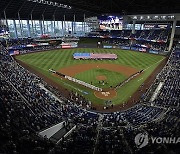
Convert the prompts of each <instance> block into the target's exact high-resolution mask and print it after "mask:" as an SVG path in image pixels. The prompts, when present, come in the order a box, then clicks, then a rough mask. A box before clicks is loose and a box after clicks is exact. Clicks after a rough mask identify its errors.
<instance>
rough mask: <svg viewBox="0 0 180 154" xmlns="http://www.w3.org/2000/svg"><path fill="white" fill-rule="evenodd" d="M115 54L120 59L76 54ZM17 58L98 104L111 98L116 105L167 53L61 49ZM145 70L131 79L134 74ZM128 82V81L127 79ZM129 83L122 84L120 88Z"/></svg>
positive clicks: (132, 91) (132, 92)
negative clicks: (77, 57)
mask: <svg viewBox="0 0 180 154" xmlns="http://www.w3.org/2000/svg"><path fill="white" fill-rule="evenodd" d="M75 52H81V53H84V52H86V53H114V54H116V55H117V56H118V59H117V60H75V59H73V56H72V55H73V53H75ZM16 59H17V60H19V61H21V62H22V63H24V64H26V65H28V67H29V68H31V69H32V70H35V71H36V72H39V73H40V74H42V75H43V77H46V78H48V79H49V80H50V81H52V82H54V83H56V84H57V85H59V86H62V87H64V88H66V89H68V90H69V91H71V90H72V91H74V92H77V93H79V94H81V95H83V96H84V97H85V98H87V99H88V100H90V101H91V102H92V103H93V104H94V105H96V106H97V105H100V106H103V105H104V103H105V101H107V100H111V102H112V103H113V104H114V105H120V104H124V103H126V102H127V101H128V100H129V99H130V98H131V97H132V96H133V94H135V92H136V91H137V90H138V88H139V87H140V86H142V84H143V83H144V82H145V81H146V80H147V79H148V77H150V75H151V74H152V73H153V71H154V70H155V69H157V67H158V66H159V65H160V64H161V62H162V61H163V59H165V57H164V56H160V55H153V54H147V53H141V52H135V51H128V50H120V49H91V48H87V49H84V48H78V49H59V50H52V51H45V52H37V53H31V54H24V55H19V56H16ZM49 69H53V70H55V71H57V72H60V73H63V74H65V75H68V76H71V77H74V78H76V79H79V80H82V81H84V82H87V83H89V84H92V85H94V86H97V87H100V88H102V89H103V92H98V91H94V90H92V89H89V88H87V87H84V86H82V85H79V84H77V83H74V82H72V81H69V80H67V79H64V78H60V77H59V76H57V75H55V74H52V73H51V72H50V71H49ZM141 70H143V72H142V73H140V74H138V75H137V76H135V77H134V78H132V79H131V80H128V79H129V78H130V77H131V76H132V75H133V74H135V73H137V72H139V71H141ZM127 80H128V82H125V81H127ZM123 82H125V83H124V84H123V85H122V86H120V87H118V85H121V84H122V83H123Z"/></svg>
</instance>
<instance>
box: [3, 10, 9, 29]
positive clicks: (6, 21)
mask: <svg viewBox="0 0 180 154" xmlns="http://www.w3.org/2000/svg"><path fill="white" fill-rule="evenodd" d="M4 18H5V21H6V27H7V28H8V22H7V17H6V11H4Z"/></svg>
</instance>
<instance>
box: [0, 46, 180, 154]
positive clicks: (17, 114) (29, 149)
mask: <svg viewBox="0 0 180 154" xmlns="http://www.w3.org/2000/svg"><path fill="white" fill-rule="evenodd" d="M179 53H180V50H179V49H175V50H173V51H172V54H171V56H170V58H169V61H168V62H167V64H166V66H165V67H164V69H163V70H162V71H161V73H160V74H159V75H158V76H157V79H156V80H155V82H154V84H153V85H152V86H151V88H150V90H149V91H148V92H147V93H146V94H145V97H144V98H143V99H142V100H141V101H140V102H141V103H140V104H137V105H135V106H133V107H132V108H130V109H128V110H126V111H122V112H114V113H106V114H100V113H99V114H98V113H95V112H90V111H87V110H86V109H85V108H83V107H86V108H88V109H91V108H90V105H91V103H90V102H89V101H87V100H85V99H84V98H83V97H82V96H80V95H78V94H76V93H73V92H72V93H71V94H70V95H69V98H68V99H66V98H65V97H64V96H63V94H62V93H60V92H57V91H56V89H54V88H53V87H51V86H49V85H47V84H46V83H45V82H44V81H43V80H42V79H41V78H39V77H37V76H36V75H34V74H33V73H31V72H29V71H27V70H26V69H25V68H23V67H22V66H20V65H19V64H18V63H17V62H16V61H15V60H14V59H13V57H11V56H10V55H9V54H8V51H7V49H6V47H5V46H4V44H0V93H1V95H0V116H1V118H0V153H4V154H6V153H7V154H13V153H14V154H16V153H20V154H24V153H27V154H32V153H38V154H41V153H43V154H45V153H50V154H56V153H77V154H80V153H112V154H116V153H119V152H121V153H144V152H145V153H152V152H154V153H160V152H164V153H179V152H180V149H179V147H178V145H177V144H168V145H167V144H165V143H162V144H152V143H149V144H148V145H147V146H146V147H144V148H141V149H138V148H137V147H136V144H135V143H134V138H135V136H136V135H137V134H138V133H140V132H143V131H146V132H148V134H149V135H150V136H171V137H172V136H175V137H179V136H178V135H179V132H178V131H179V129H180V128H179V127H180V121H179V111H180V106H179V92H180V89H179V87H180V85H179V75H180V69H179V66H180V65H179V63H180V61H179V60H180V59H179V56H180V54H179ZM160 82H163V83H164V84H163V87H162V88H161V89H160V91H159V93H158V96H157V98H156V99H155V100H154V101H153V102H151V101H150V98H151V96H152V94H153V92H154V90H155V89H156V87H157V86H158V85H159V83H160ZM40 84H42V85H44V87H45V88H46V89H47V91H46V90H44V89H42V88H41V86H39V85H40ZM48 90H49V91H51V92H52V93H53V94H55V95H56V96H57V97H58V98H59V99H60V100H61V101H59V100H57V99H55V97H53V96H52V95H51V94H50V93H48ZM69 119H71V120H72V122H73V123H74V124H75V125H76V129H75V131H73V132H72V134H70V136H68V137H67V138H63V139H62V140H61V142H60V143H59V144H58V145H56V144H55V143H53V142H52V141H51V140H49V139H47V138H42V137H40V136H39V135H38V132H39V131H41V130H44V129H46V128H49V127H50V126H52V125H54V124H57V123H60V122H62V121H68V120H69Z"/></svg>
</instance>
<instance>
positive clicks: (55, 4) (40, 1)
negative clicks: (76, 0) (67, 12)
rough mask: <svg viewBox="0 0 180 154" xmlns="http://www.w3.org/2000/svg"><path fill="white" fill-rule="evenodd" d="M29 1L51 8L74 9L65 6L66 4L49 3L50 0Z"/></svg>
mask: <svg viewBox="0 0 180 154" xmlns="http://www.w3.org/2000/svg"><path fill="white" fill-rule="evenodd" d="M27 1H29V2H33V3H39V4H45V5H49V6H55V7H61V8H64V9H72V7H71V6H69V5H65V4H62V3H58V2H53V1H48V0H27Z"/></svg>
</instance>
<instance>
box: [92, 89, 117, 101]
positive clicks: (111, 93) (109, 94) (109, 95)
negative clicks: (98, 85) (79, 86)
mask: <svg viewBox="0 0 180 154" xmlns="http://www.w3.org/2000/svg"><path fill="white" fill-rule="evenodd" d="M94 95H95V96H96V97H97V98H100V99H104V100H111V99H113V98H114V97H116V96H117V92H116V91H115V90H114V89H107V90H104V91H95V92H94Z"/></svg>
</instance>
